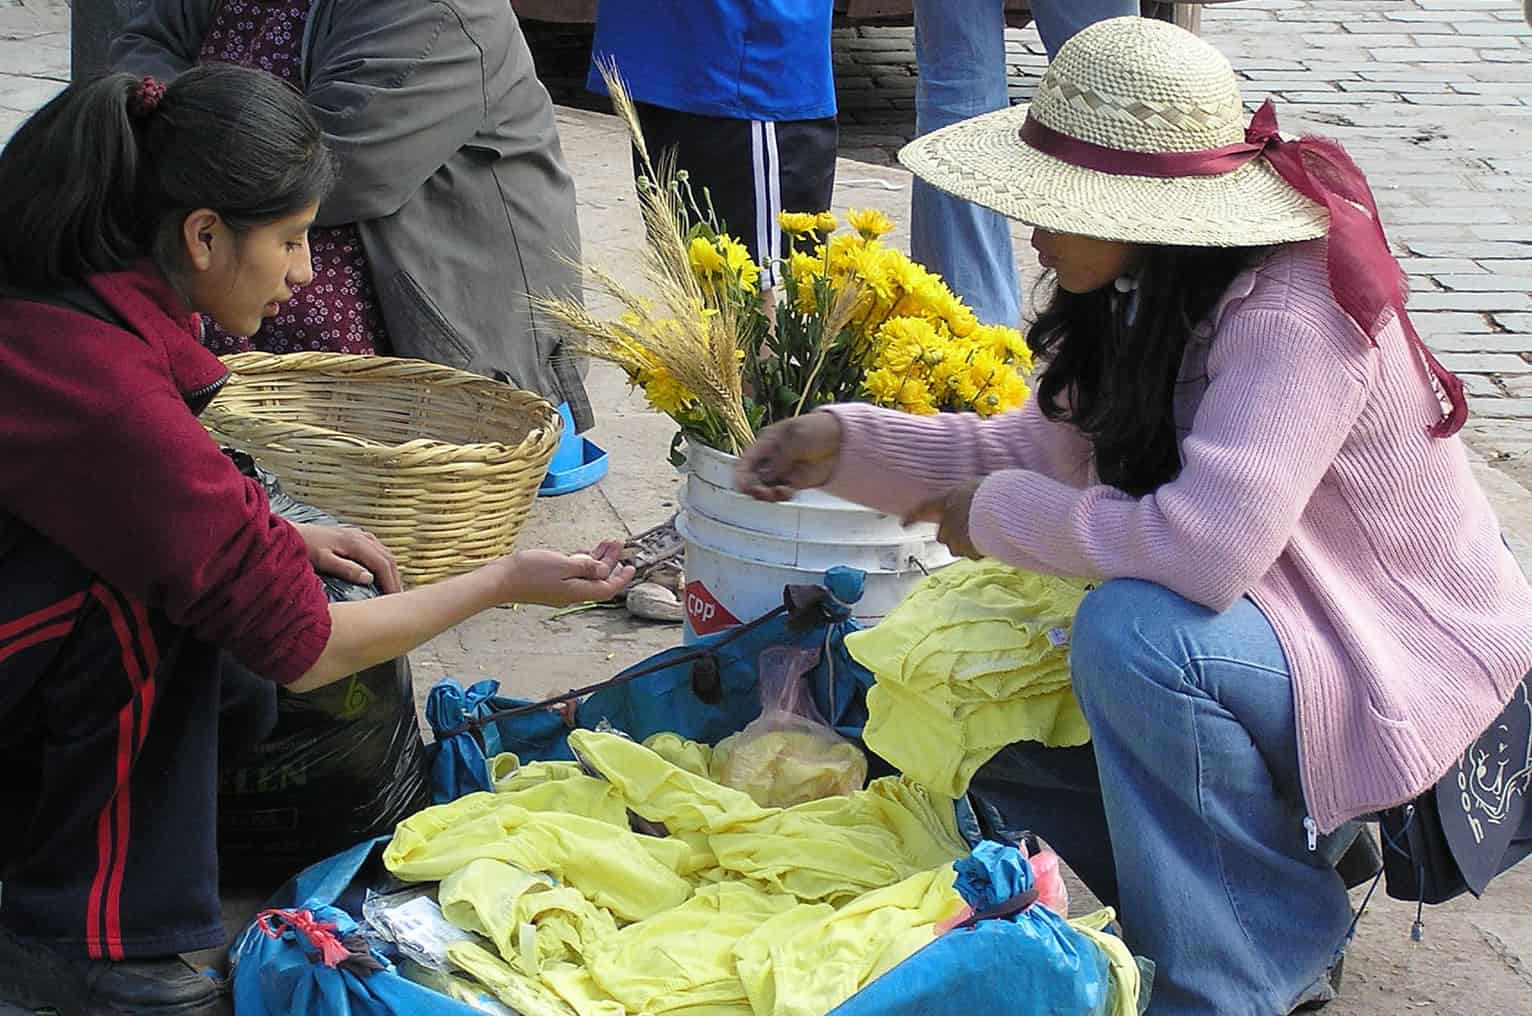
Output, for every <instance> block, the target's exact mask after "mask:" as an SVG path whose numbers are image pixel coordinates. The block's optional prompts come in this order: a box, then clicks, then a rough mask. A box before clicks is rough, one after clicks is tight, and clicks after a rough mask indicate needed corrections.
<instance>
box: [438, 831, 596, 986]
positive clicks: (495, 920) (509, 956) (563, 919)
mask: <svg viewBox="0 0 1532 1016" xmlns="http://www.w3.org/2000/svg"><path fill="white" fill-rule="evenodd" d="M437 899H438V900H439V901H440V903H441V908H442V914H443V915H444V916H445V917H446V918H447V920H449V921H451V922H452V923H453V924H455V925H457V926H458V927H459V928H462V929H463V930H464V931H472V932H477V933H478V934H480V935H484V936H486V937H487V938H489V939H490V940H491V941H493V942H494V943H495V948H496V949H498V950H499V951H500V956H501V958H502V959H504V960H505V961H506V962H507V963H510V964H511V965H512V966H515V967H520V968H521V970H522V972H523V973H526V974H536V973H538V972H539V971H540V970H541V969H542V968H543V967H544V966H545V965H547V964H550V963H560V962H574V961H577V960H580V959H582V958H584V957H585V955H586V954H587V953H588V951H589V950H590V947H591V945H592V944H593V943H595V942H598V941H600V940H602V939H604V938H608V937H610V936H612V935H615V934H616V933H617V922H616V921H614V920H613V919H612V915H611V914H609V913H607V912H606V911H605V910H602V909H601V908H599V907H597V906H596V905H595V904H593V903H591V902H590V901H589V900H587V899H586V898H585V897H584V896H582V895H581V894H580V893H579V891H577V890H576V889H574V888H572V887H570V886H553V885H550V884H548V882H547V881H545V880H544V879H542V878H541V877H539V876H537V875H534V874H532V873H531V872H528V871H526V870H525V869H523V868H518V867H516V866H515V865H510V864H506V863H505V862H503V861H492V860H488V859H484V858H481V859H479V860H477V861H470V862H469V863H468V864H466V865H464V866H463V867H462V868H460V869H458V870H457V871H455V872H453V873H452V874H451V875H448V876H447V877H446V878H445V879H443V880H442V884H441V889H440V890H439V891H438V893H437ZM523 925H529V926H531V927H532V928H533V929H534V930H533V943H534V946H533V949H534V952H533V955H532V956H530V957H523V956H522V954H521V949H522V946H521V929H522V926H523Z"/></svg>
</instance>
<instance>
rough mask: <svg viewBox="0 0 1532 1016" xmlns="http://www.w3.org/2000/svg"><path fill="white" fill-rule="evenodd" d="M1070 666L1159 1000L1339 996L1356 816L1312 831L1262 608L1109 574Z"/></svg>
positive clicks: (1248, 1003)
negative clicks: (1336, 975)
mask: <svg viewBox="0 0 1532 1016" xmlns="http://www.w3.org/2000/svg"><path fill="white" fill-rule="evenodd" d="M1070 671H1071V676H1072V679H1073V681H1074V687H1075V693H1076V695H1077V696H1078V697H1079V700H1080V706H1081V708H1082V710H1083V711H1084V713H1085V716H1086V719H1087V720H1088V721H1089V723H1090V729H1091V743H1092V747H1093V748H1094V751H1095V757H1096V767H1097V771H1098V774H1099V776H1100V787H1101V799H1102V803H1103V805H1104V806H1105V811H1106V816H1107V824H1108V826H1109V827H1110V829H1111V831H1112V836H1111V840H1112V854H1113V858H1114V860H1115V862H1116V871H1117V876H1118V878H1119V880H1120V881H1119V885H1120V896H1121V915H1120V916H1121V920H1122V926H1123V930H1124V937H1125V939H1126V941H1127V943H1128V945H1129V946H1130V947H1131V948H1132V949H1133V951H1134V952H1135V953H1138V954H1141V955H1145V956H1148V957H1149V958H1150V959H1152V960H1154V961H1155V963H1156V964H1157V966H1158V972H1157V974H1156V977H1155V985H1154V1001H1155V1006H1156V1007H1157V1009H1159V1010H1161V1011H1164V1012H1173V1013H1177V1014H1178V1016H1191V1014H1201V1013H1206V1014H1214V1013H1218V1014H1223V1016H1240V1014H1258V1013H1262V1014H1264V1013H1285V1012H1288V1011H1290V1010H1291V1009H1292V1008H1293V1007H1294V1006H1296V1005H1297V1004H1299V1003H1300V1002H1306V1001H1309V1000H1312V999H1315V998H1318V997H1328V996H1327V995H1325V992H1327V991H1328V989H1329V971H1330V969H1331V967H1332V965H1333V964H1334V963H1335V962H1336V961H1337V960H1338V959H1339V958H1340V954H1341V950H1342V949H1343V948H1344V946H1345V938H1346V934H1347V931H1348V929H1349V927H1350V923H1351V906H1350V901H1349V898H1348V896H1347V894H1346V887H1345V884H1344V882H1343V880H1342V878H1341V876H1340V875H1338V874H1337V873H1336V872H1335V869H1334V867H1333V865H1334V861H1335V856H1334V855H1335V853H1336V852H1337V851H1338V850H1339V849H1343V848H1344V846H1345V844H1346V843H1347V842H1349V840H1350V838H1351V834H1354V829H1344V828H1343V829H1342V830H1340V831H1337V833H1336V834H1335V835H1334V836H1332V837H1323V838H1321V839H1320V841H1319V842H1318V843H1317V844H1316V845H1315V848H1314V849H1311V848H1310V846H1309V842H1308V836H1307V831H1306V828H1305V815H1306V810H1305V808H1304V804H1303V794H1302V789H1301V785H1300V779H1299V767H1298V747H1297V734H1296V719H1295V713H1294V707H1293V693H1292V680H1291V677H1290V674H1289V671H1288V667H1287V661H1286V658H1285V656H1284V654H1283V651H1282V647H1281V645H1280V643H1278V641H1277V638H1276V634H1275V632H1273V631H1272V629H1271V625H1270V624H1269V623H1268V622H1267V620H1266V618H1265V616H1264V615H1262V614H1261V612H1260V610H1259V609H1258V608H1257V607H1256V606H1255V605H1254V604H1253V603H1251V602H1250V601H1249V600H1241V601H1240V602H1239V603H1237V604H1236V605H1235V606H1233V607H1231V608H1230V609H1229V610H1226V611H1224V612H1222V613H1218V614H1215V613H1214V612H1213V611H1211V610H1208V609H1207V608H1205V607H1202V606H1199V605H1197V604H1194V603H1192V602H1190V601H1188V600H1186V599H1183V598H1182V597H1180V596H1178V595H1177V594H1175V593H1173V592H1171V591H1170V590H1168V589H1165V588H1164V587H1162V586H1158V585H1154V584H1152V583H1148V582H1140V581H1135V580H1115V581H1111V582H1107V583H1106V584H1104V585H1102V586H1101V587H1100V588H1098V589H1096V590H1095V591H1093V592H1092V593H1090V594H1089V595H1088V596H1087V597H1086V599H1085V602H1084V603H1083V604H1082V606H1081V608H1080V610H1079V612H1078V614H1077V615H1076V617H1075V623H1074V629H1073V632H1072V637H1071V645H1070ZM1039 831H1040V832H1041V833H1042V834H1043V835H1044V836H1045V837H1046V835H1047V832H1046V829H1045V828H1044V829H1040V830H1039ZM1064 860H1065V861H1066V862H1067V861H1068V860H1069V859H1068V857H1067V856H1065V857H1064Z"/></svg>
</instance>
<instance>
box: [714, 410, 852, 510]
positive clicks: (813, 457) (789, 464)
mask: <svg viewBox="0 0 1532 1016" xmlns="http://www.w3.org/2000/svg"><path fill="white" fill-rule="evenodd" d="M840 442H841V427H840V421H839V420H837V419H836V418H835V415H834V414H833V413H810V414H808V415H807V416H799V417H795V418H794V419H791V420H783V421H782V422H781V423H774V424H772V425H771V426H770V427H767V428H766V429H765V430H763V431H761V433H760V435H759V436H757V437H756V439H755V443H754V444H752V445H751V446H750V447H749V448H746V449H745V451H744V454H742V455H741V456H740V457H739V465H737V466H736V467H735V470H734V483H735V485H736V486H738V487H739V489H740V490H741V491H742V492H743V493H745V494H748V495H750V496H751V497H753V498H755V499H756V500H757V501H786V500H787V499H788V498H790V497H792V496H793V495H794V494H796V493H798V491H800V490H807V489H809V488H811V487H823V486H824V485H825V484H826V483H829V482H830V477H831V476H832V475H834V473H835V463H836V460H837V459H838V458H839V457H840Z"/></svg>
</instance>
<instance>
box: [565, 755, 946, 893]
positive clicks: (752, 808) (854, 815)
mask: <svg viewBox="0 0 1532 1016" xmlns="http://www.w3.org/2000/svg"><path fill="white" fill-rule="evenodd" d="M569 743H570V746H571V747H572V748H573V749H574V750H575V752H576V753H577V754H578V755H579V756H580V758H581V759H583V760H584V761H585V762H586V763H587V764H588V765H590V766H591V767H592V768H593V769H595V770H596V771H597V772H599V773H601V775H603V776H604V777H606V778H607V779H609V780H611V781H612V783H613V784H614V785H616V786H617V787H618V788H619V790H620V791H621V793H622V797H623V799H624V800H625V801H626V802H627V804H628V807H629V808H631V809H632V810H633V811H634V812H636V813H637V814H639V815H640V816H642V817H643V818H645V819H648V820H649V821H652V822H662V823H664V824H665V826H666V827H667V828H668V829H669V830H670V831H671V833H672V836H679V837H685V838H687V839H688V840H692V839H694V837H695V834H705V835H706V837H707V843H708V845H709V846H710V847H711V848H712V851H713V854H714V855H715V856H716V858H717V863H718V867H719V868H720V869H722V870H723V871H724V872H726V873H728V874H730V875H732V876H733V877H736V878H745V879H749V880H751V881H754V882H757V883H758V884H760V885H761V886H762V887H764V888H766V889H768V890H769V891H772V892H780V893H787V894H789V895H792V896H795V897H797V898H798V899H800V900H806V901H811V902H813V901H820V900H824V901H827V902H831V903H842V902H845V901H847V900H850V899H852V898H854V897H856V896H858V895H860V894H861V893H863V892H865V891H867V890H868V889H874V888H881V887H883V886H888V885H892V884H894V883H896V882H899V881H900V880H902V879H905V878H908V877H909V876H910V875H912V874H915V873H916V872H920V871H925V870H927V869H930V868H934V867H937V866H938V865H944V864H951V863H952V861H954V860H956V859H957V858H959V857H962V856H963V855H964V854H966V853H967V852H968V847H967V844H965V843H964V842H963V839H962V837H960V836H959V835H958V832H957V827H956V822H955V819H954V817H953V809H952V802H951V801H938V800H935V799H933V798H932V797H931V795H930V794H929V793H928V792H926V791H925V790H923V789H921V788H919V787H916V786H914V785H913V784H911V783H909V782H908V781H907V780H903V779H897V778H887V779H883V780H875V781H873V783H872V784H871V785H870V786H869V787H868V788H867V789H866V790H860V791H857V792H856V793H854V794H852V795H850V796H849V797H827V798H824V799H822V800H818V801H809V802H807V803H805V804H800V805H796V806H794V807H792V808H785V809H784V808H762V807H761V806H760V805H758V804H756V803H755V802H754V801H753V800H751V799H750V797H749V795H747V794H745V793H742V792H740V791H738V790H733V789H730V788H728V787H723V786H719V785H718V784H716V783H713V782H711V781H709V780H705V779H702V778H701V777H699V776H695V775H693V774H691V773H688V772H685V771H684V770H682V769H679V768H677V767H676V766H674V765H671V764H670V763H669V762H666V761H665V760H664V759H662V758H660V757H659V756H658V755H656V754H655V753H654V752H652V751H650V750H648V749H647V748H645V747H643V746H642V745H638V744H634V743H633V742H632V741H628V740H626V739H624V738H621V737H618V736H616V735H612V734H603V733H597V732H595V731H588V730H577V731H574V732H573V733H571V734H570V735H569Z"/></svg>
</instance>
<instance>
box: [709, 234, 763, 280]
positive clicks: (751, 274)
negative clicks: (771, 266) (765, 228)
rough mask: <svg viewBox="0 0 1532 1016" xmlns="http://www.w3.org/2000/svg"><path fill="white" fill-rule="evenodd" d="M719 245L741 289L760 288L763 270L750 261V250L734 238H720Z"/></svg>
mask: <svg viewBox="0 0 1532 1016" xmlns="http://www.w3.org/2000/svg"><path fill="white" fill-rule="evenodd" d="M718 244H719V246H720V247H721V248H722V249H723V257H724V262H725V263H726V264H727V265H728V266H729V271H730V273H731V274H733V276H734V277H735V278H736V279H738V280H739V288H740V289H744V290H751V289H755V288H756V287H758V286H759V285H760V284H761V269H760V266H759V265H757V264H756V263H755V262H754V261H752V260H751V259H750V251H749V249H748V248H746V247H745V245H744V244H742V243H740V242H739V241H738V240H736V239H734V238H733V237H732V236H720V237H719V238H718Z"/></svg>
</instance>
